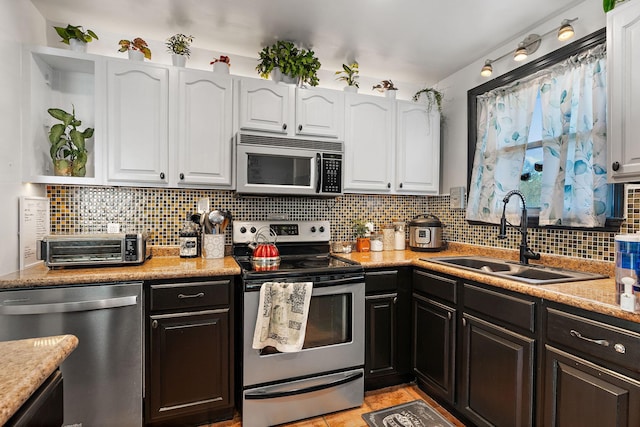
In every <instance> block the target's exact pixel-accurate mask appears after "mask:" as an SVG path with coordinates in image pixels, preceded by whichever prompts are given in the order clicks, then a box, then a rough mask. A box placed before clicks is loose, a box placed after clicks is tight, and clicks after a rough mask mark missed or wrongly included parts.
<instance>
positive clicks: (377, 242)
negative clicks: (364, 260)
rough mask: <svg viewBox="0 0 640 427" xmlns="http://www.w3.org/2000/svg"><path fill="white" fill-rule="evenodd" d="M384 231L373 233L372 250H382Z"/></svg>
mask: <svg viewBox="0 0 640 427" xmlns="http://www.w3.org/2000/svg"><path fill="white" fill-rule="evenodd" d="M382 239H383V237H382V233H373V234H371V252H380V251H382V248H383V246H384V242H383V240H382Z"/></svg>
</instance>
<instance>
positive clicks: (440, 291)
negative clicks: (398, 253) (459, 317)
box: [413, 270, 456, 304]
mask: <svg viewBox="0 0 640 427" xmlns="http://www.w3.org/2000/svg"><path fill="white" fill-rule="evenodd" d="M413 290H414V291H415V292H418V293H420V294H423V295H427V296H432V297H436V298H439V299H442V300H444V301H448V302H452V303H454V304H455V302H456V281H455V280H453V279H449V278H447V277H442V276H437V275H435V274H431V273H427V272H424V271H419V270H415V271H414V272H413Z"/></svg>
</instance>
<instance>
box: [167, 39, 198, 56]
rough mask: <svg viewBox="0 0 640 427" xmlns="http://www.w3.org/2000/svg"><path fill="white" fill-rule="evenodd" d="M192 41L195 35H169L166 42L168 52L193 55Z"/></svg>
mask: <svg viewBox="0 0 640 427" xmlns="http://www.w3.org/2000/svg"><path fill="white" fill-rule="evenodd" d="M191 43H193V36H186V35H184V34H175V35H173V36H171V37H169V38H168V39H167V41H166V43H165V44H166V46H167V51H168V52H170V53H173V54H176V55H184V56H186V57H187V58H188V57H189V56H190V55H191V48H190V46H191Z"/></svg>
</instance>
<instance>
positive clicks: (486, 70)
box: [480, 59, 493, 77]
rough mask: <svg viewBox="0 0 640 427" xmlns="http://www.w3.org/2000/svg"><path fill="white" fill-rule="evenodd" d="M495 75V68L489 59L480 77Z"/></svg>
mask: <svg viewBox="0 0 640 427" xmlns="http://www.w3.org/2000/svg"><path fill="white" fill-rule="evenodd" d="M492 73H493V66H492V65H491V60H489V59H487V60H486V61H485V63H484V66H483V67H482V70H481V71H480V75H481V76H482V77H489V76H490V75H491V74H492Z"/></svg>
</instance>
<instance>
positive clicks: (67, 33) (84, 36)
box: [53, 24, 98, 52]
mask: <svg viewBox="0 0 640 427" xmlns="http://www.w3.org/2000/svg"><path fill="white" fill-rule="evenodd" d="M53 28H54V29H55V30H56V33H58V35H59V36H60V37H61V38H62V40H60V41H61V42H62V43H64V44H68V45H69V47H70V48H71V50H75V51H78V52H86V51H87V43H89V42H90V41H93V39H96V40H98V36H97V35H96V33H94V32H93V31H91V30H86V31H85V30H84V28H82V25H78V26H75V25H71V24H69V25H67V26H66V27H53Z"/></svg>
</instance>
